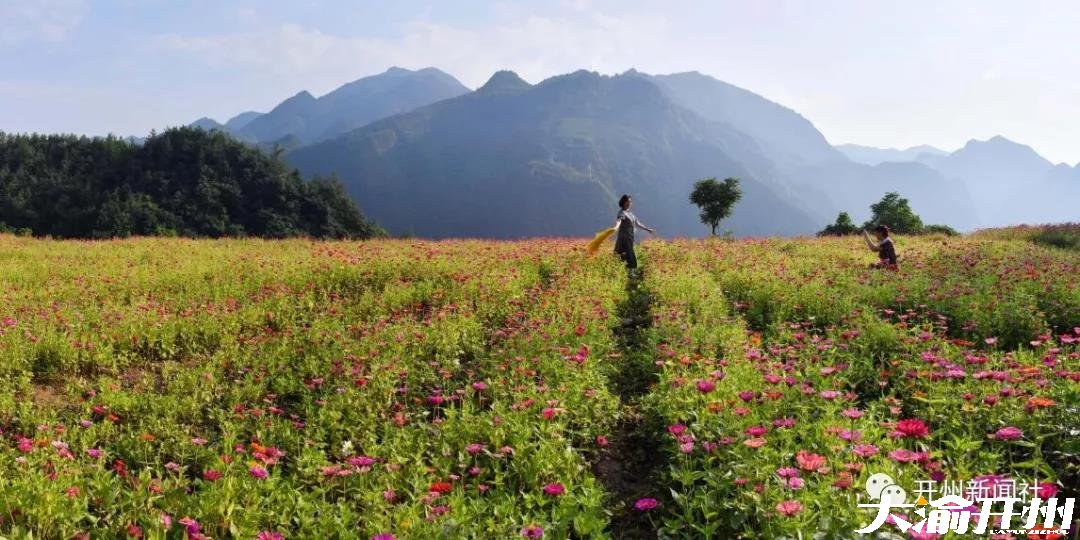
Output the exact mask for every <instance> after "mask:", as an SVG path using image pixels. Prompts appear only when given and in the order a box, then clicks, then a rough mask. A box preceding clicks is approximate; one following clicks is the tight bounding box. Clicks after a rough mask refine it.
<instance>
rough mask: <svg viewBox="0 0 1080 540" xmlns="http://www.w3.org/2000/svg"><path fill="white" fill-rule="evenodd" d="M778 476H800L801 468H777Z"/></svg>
mask: <svg viewBox="0 0 1080 540" xmlns="http://www.w3.org/2000/svg"><path fill="white" fill-rule="evenodd" d="M776 476H779V477H780V478H792V477H795V476H799V469H796V468H795V467H780V468H779V469H776Z"/></svg>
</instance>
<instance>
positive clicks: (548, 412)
mask: <svg viewBox="0 0 1080 540" xmlns="http://www.w3.org/2000/svg"><path fill="white" fill-rule="evenodd" d="M540 414H541V415H542V416H543V417H544V420H551V419H552V418H555V415H556V414H558V411H556V410H555V409H553V408H551V407H545V408H544V410H543V411H541V413H540Z"/></svg>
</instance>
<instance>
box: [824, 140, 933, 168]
mask: <svg viewBox="0 0 1080 540" xmlns="http://www.w3.org/2000/svg"><path fill="white" fill-rule="evenodd" d="M836 149H837V150H839V151H840V152H841V153H842V154H844V155H845V156H847V158H848V159H850V160H851V161H854V162H857V163H863V164H866V165H878V164H880V163H885V162H899V161H923V160H933V158H935V157H941V156H946V155H948V154H949V152H947V151H945V150H942V149H940V148H936V147H933V146H930V145H928V144H921V145H918V146H912V147H911V148H905V149H903V150H900V149H898V148H877V147H874V146H862V145H859V144H839V145H837V146H836Z"/></svg>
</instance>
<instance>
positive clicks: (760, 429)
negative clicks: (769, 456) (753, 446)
mask: <svg viewBox="0 0 1080 540" xmlns="http://www.w3.org/2000/svg"><path fill="white" fill-rule="evenodd" d="M767 431H769V430H768V429H766V428H765V426H750V427H748V428H746V434H747V435H749V436H751V437H760V436H762V435H764V434H765V432H767Z"/></svg>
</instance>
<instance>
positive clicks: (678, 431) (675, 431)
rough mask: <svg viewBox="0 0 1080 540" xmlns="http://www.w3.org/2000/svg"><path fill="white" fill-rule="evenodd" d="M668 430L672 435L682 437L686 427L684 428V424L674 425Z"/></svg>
mask: <svg viewBox="0 0 1080 540" xmlns="http://www.w3.org/2000/svg"><path fill="white" fill-rule="evenodd" d="M667 430H668V433H670V434H672V435H682V433H683V432H684V431H686V426H684V425H682V424H672V425H670V426H668V428H667Z"/></svg>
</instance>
